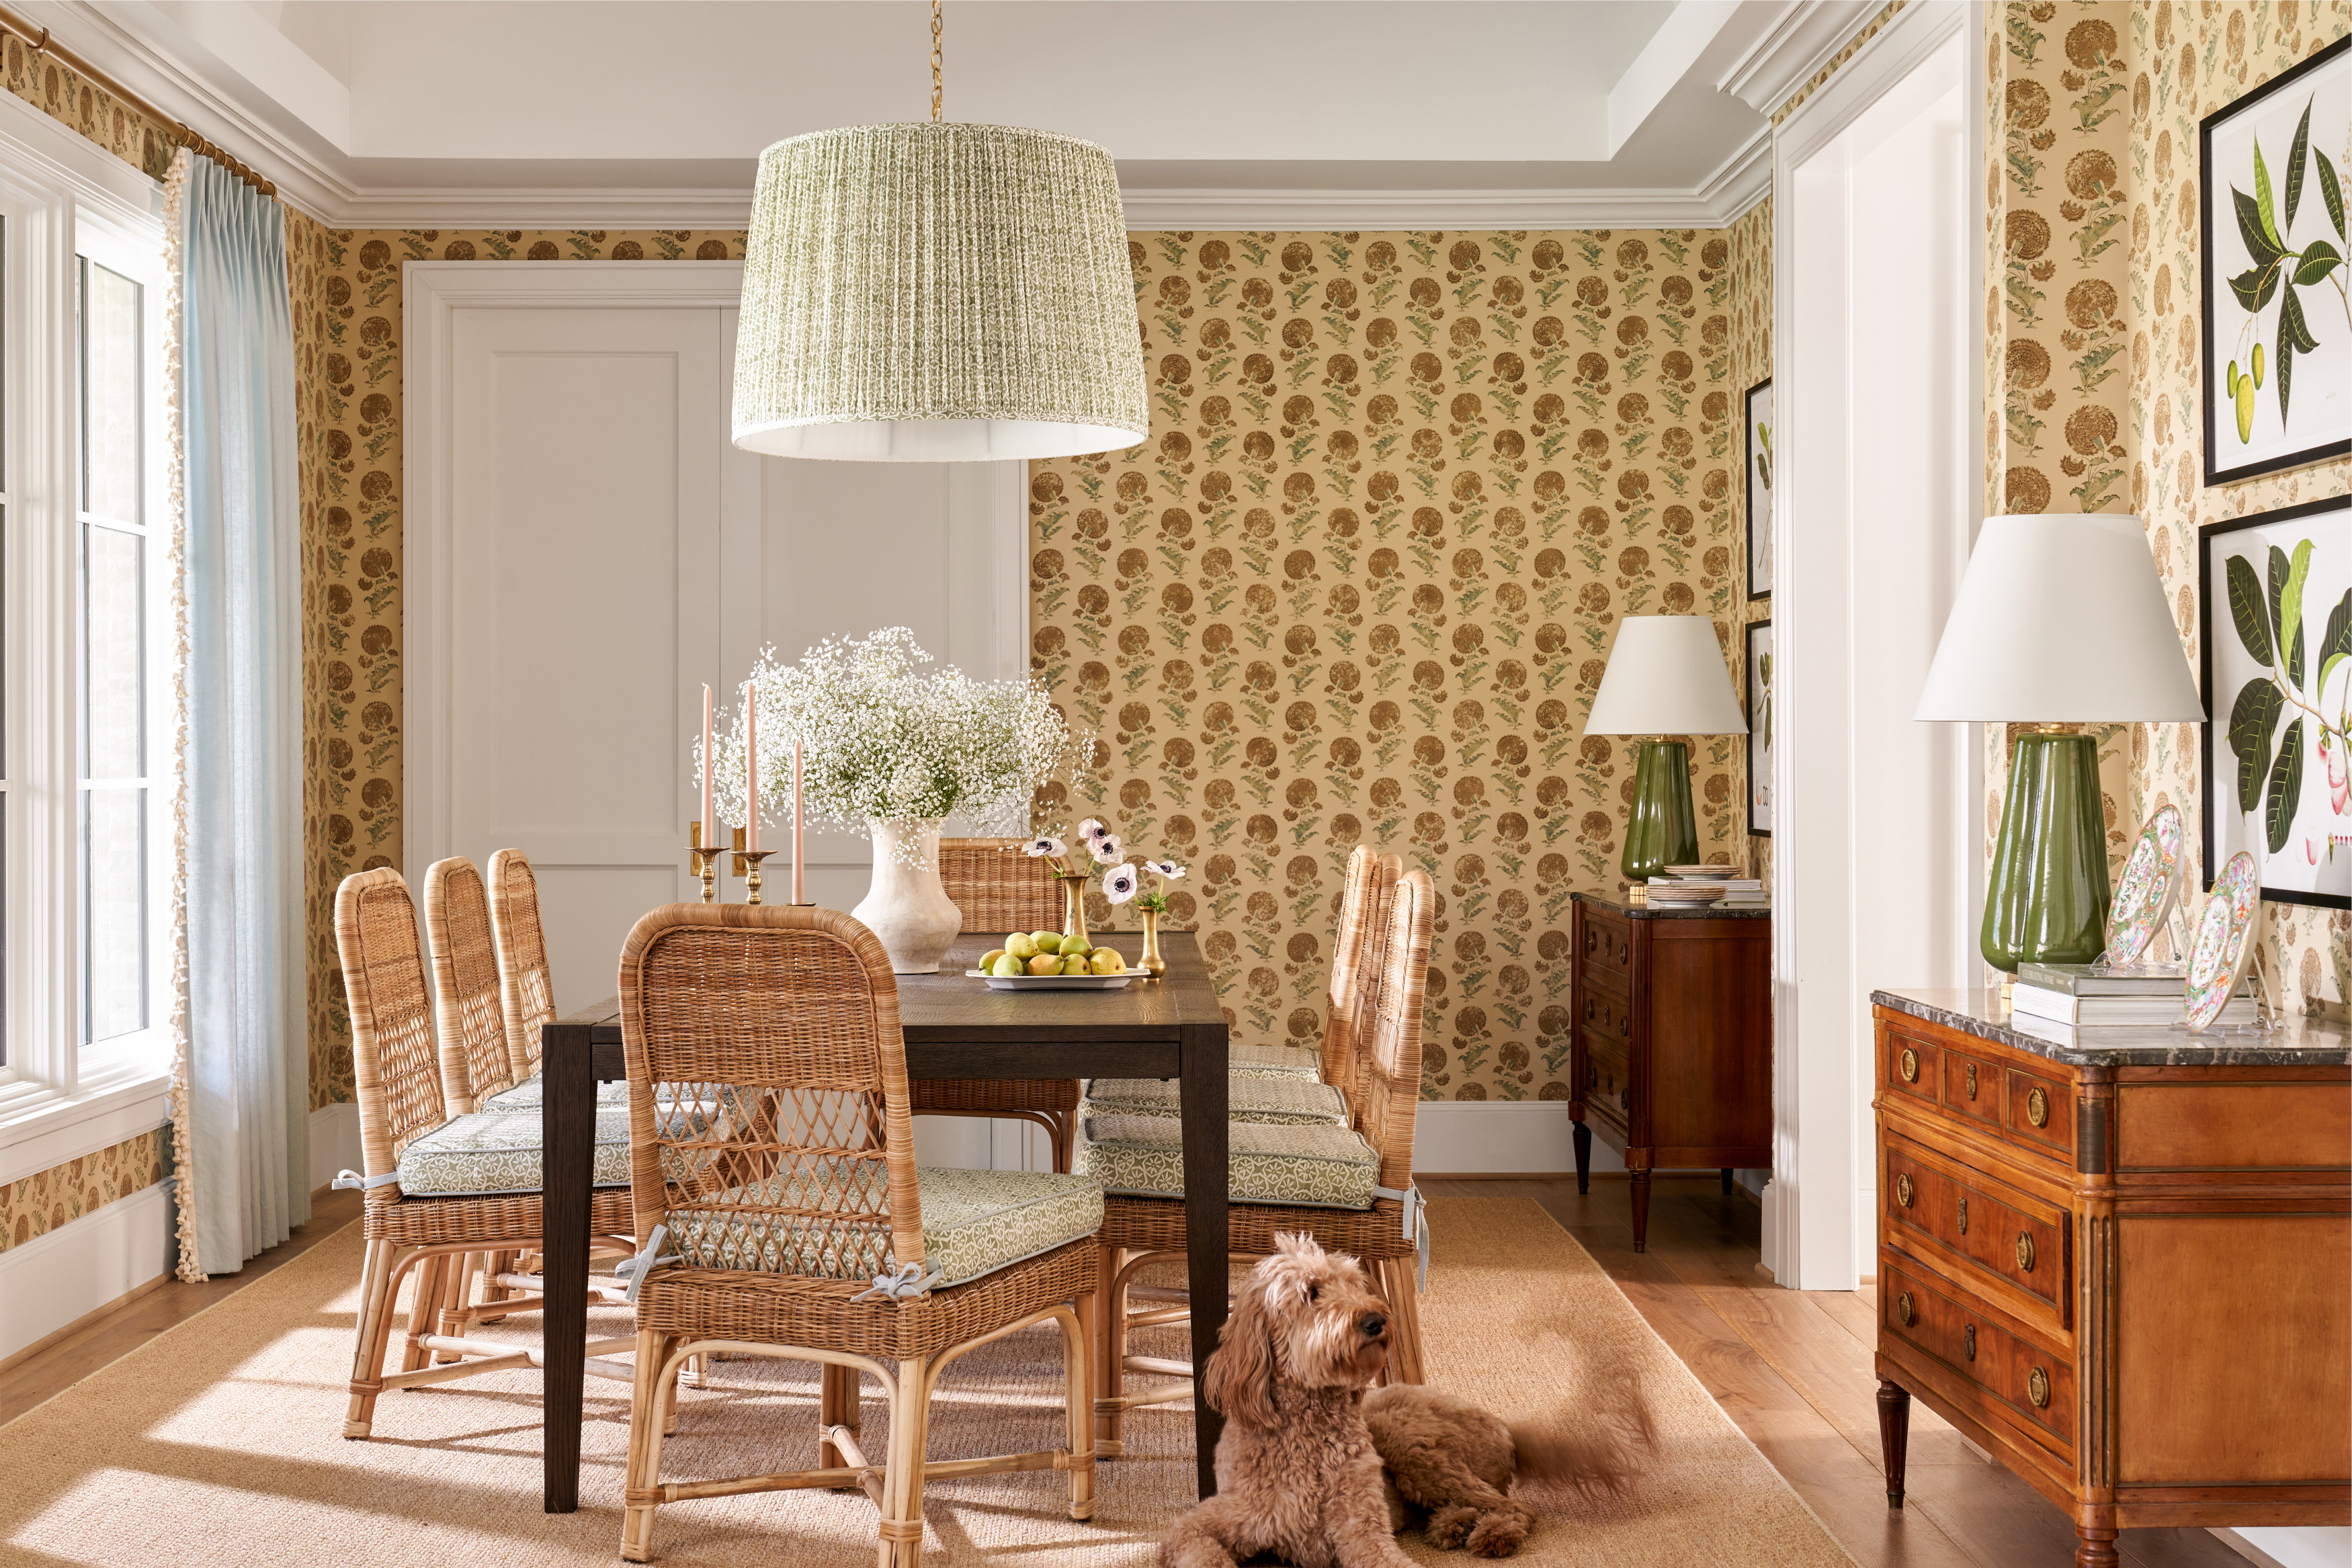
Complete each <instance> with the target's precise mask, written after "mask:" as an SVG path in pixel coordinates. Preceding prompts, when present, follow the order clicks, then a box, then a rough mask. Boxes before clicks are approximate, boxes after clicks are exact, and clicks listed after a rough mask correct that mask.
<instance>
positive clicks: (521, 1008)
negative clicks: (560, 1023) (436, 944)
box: [490, 850, 555, 1083]
mask: <svg viewBox="0 0 2352 1568" xmlns="http://www.w3.org/2000/svg"><path fill="white" fill-rule="evenodd" d="M490 933H491V936H492V938H493V940H494V941H495V942H496V944H497V949H498V959H499V1011H500V1013H501V1014H502V1015H503V1017H504V1019H505V1023H506V1038H507V1056H508V1058H509V1061H512V1062H513V1064H514V1078H515V1082H518V1083H520V1082H522V1081H523V1080H524V1079H527V1078H530V1076H532V1075H533V1074H535V1073H536V1072H538V1071H539V1031H540V1030H541V1029H542V1028H544V1027H545V1026H546V1025H548V1024H551V1023H553V1022H554V1021H555V981H554V979H553V978H552V977H551V976H550V975H549V973H548V968H547V934H546V932H545V931H544V930H542V929H541V926H540V924H539V878H538V876H537V874H536V873H533V872H532V871H531V869H530V857H529V856H527V855H525V854H524V853H523V852H521V851H520V850H500V851H499V852H497V853H496V854H494V855H492V856H491V857H490Z"/></svg>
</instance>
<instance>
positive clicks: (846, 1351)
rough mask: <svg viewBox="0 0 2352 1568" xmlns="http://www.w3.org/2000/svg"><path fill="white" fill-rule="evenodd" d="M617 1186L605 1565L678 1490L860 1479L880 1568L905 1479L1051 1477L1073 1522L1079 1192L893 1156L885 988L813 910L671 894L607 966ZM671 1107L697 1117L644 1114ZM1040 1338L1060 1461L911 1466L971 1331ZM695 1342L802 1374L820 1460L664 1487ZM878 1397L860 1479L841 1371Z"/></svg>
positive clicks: (643, 1544) (1083, 1436)
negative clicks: (625, 1229)
mask: <svg viewBox="0 0 2352 1568" xmlns="http://www.w3.org/2000/svg"><path fill="white" fill-rule="evenodd" d="M621 1032H622V1040H623V1043H624V1049H625V1055H626V1059H627V1063H628V1084H629V1107H630V1120H631V1125H632V1128H633V1136H632V1140H631V1148H630V1162H631V1163H630V1176H631V1181H632V1187H631V1192H632V1196H633V1197H634V1199H635V1209H636V1214H635V1224H636V1225H637V1226H638V1227H640V1228H641V1233H642V1234H643V1235H644V1236H646V1239H647V1240H646V1247H645V1248H644V1249H643V1250H642V1251H641V1252H640V1253H639V1254H638V1257H637V1259H636V1260H635V1262H634V1263H632V1264H631V1265H630V1266H629V1268H630V1272H631V1274H632V1276H633V1278H632V1282H631V1289H632V1291H633V1293H634V1294H635V1298H636V1303H637V1341H636V1366H637V1383H636V1391H635V1405H634V1406H633V1408H632V1411H631V1417H630V1426H629V1457H628V1471H627V1490H626V1494H625V1506H626V1514H625V1519H624V1521H623V1525H622V1533H621V1555H622V1556H623V1557H625V1558H626V1559H628V1560H629V1561H631V1562H638V1563H642V1562H647V1561H650V1560H651V1558H652V1551H653V1521H654V1514H655V1511H656V1509H657V1508H659V1507H661V1506H663V1505H666V1504H668V1503H673V1502H677V1501H680V1500H687V1499H691V1498H704V1497H721V1496H730V1495H734V1494H738V1493H743V1492H755V1491H774V1490H786V1489H793V1488H803V1487H830V1488H839V1489H844V1490H848V1489H859V1488H862V1489H864V1490H865V1491H866V1493H867V1495H869V1496H870V1497H872V1498H873V1500H875V1502H876V1503H877V1504H878V1505H879V1507H880V1509H881V1522H880V1527H879V1531H878V1537H879V1540H878V1552H879V1559H878V1560H879V1562H880V1563H881V1564H882V1568H893V1565H910V1564H913V1563H916V1562H917V1561H919V1557H920V1554H921V1550H922V1539H923V1518H922V1488H923V1481H924V1479H925V1478H926V1477H927V1476H944V1475H954V1476H968V1475H984V1474H993V1473H997V1472H1001V1471H1011V1470H1030V1469H1047V1468H1051V1469H1065V1470H1067V1471H1068V1472H1069V1476H1070V1513H1071V1517H1073V1518H1076V1519H1086V1518H1089V1517H1091V1515H1092V1513H1093V1511H1094V1449H1093V1444H1092V1441H1091V1437H1092V1428H1091V1422H1090V1420H1089V1418H1088V1410H1087V1393H1088V1379H1087V1360H1088V1354H1089V1346H1088V1330H1089V1328H1090V1326H1091V1325H1090V1322H1089V1321H1088V1320H1089V1319H1090V1318H1091V1316H1092V1310H1093V1302H1094V1284H1095V1260H1094V1241H1093V1236H1094V1232H1095V1228H1096V1227H1097V1225H1098V1224H1099V1223H1100V1221H1101V1213H1102V1194H1101V1191H1100V1189H1099V1188H1097V1187H1096V1186H1094V1184H1092V1183H1091V1182H1087V1181H1086V1180H1084V1179H1082V1178H1080V1177H1077V1176H1066V1175H1049V1174H1046V1173H1044V1172H1034V1173H1032V1172H1021V1171H980V1170H952V1169H936V1170H934V1169H926V1170H918V1169H917V1168H916V1166H915V1154H914V1124H913V1118H912V1112H911V1109H910V1103H909V1102H910V1095H909V1091H908V1082H907V1066H906V1049H905V1045H904V1043H903V1041H902V1040H901V1039H900V1035H899V1025H898V981H897V979H896V978H895V977H893V976H892V974H891V972H890V960H889V956H888V955H887V954H886V953H885V952H884V951H883V949H882V945H881V943H880V942H879V941H878V940H877V939H876V937H875V936H874V934H873V933H872V932H870V931H868V930H867V929H866V927H865V926H864V925H859V924H858V923H857V922H856V920H853V919H851V918H850V917H849V916H847V915H841V914H838V913H836V912H835V911H832V910H826V909H814V908H803V907H797V906H793V905H777V904H764V905H755V904H669V905H667V906H666V907H663V908H660V909H656V910H654V911H653V912H651V913H650V914H648V915H646V916H645V917H644V918H643V919H641V920H640V921H638V922H637V925H636V929H635V930H634V931H632V932H631V933H630V935H629V941H628V946H626V947H625V949H624V950H623V952H622V955H621ZM666 1101H667V1102H669V1103H685V1102H688V1101H691V1102H692V1103H696V1104H697V1105H699V1106H700V1107H702V1108H703V1111H704V1112H705V1113H706V1114H705V1117H704V1119H702V1120H700V1121H698V1122H688V1121H682V1120H679V1119H675V1118H668V1119H656V1116H655V1114H654V1112H655V1108H656V1105H657V1104H660V1103H664V1102H666ZM1044 1323H1052V1324H1054V1325H1055V1326H1056V1327H1058V1328H1059V1330H1060V1331H1061V1334H1062V1343H1063V1367H1064V1376H1063V1390H1062V1393H1063V1403H1064V1406H1065V1415H1066V1420H1067V1424H1068V1425H1067V1430H1068V1446H1067V1447H1066V1448H1056V1449H1048V1450H1042V1451H1039V1452H1035V1453H1028V1454H1013V1455H1001V1456H996V1457H993V1458H978V1459H955V1460H950V1461H944V1462H940V1463H936V1464H926V1463H925V1460H924V1451H925V1432H926V1429H927V1427H928V1422H929V1406H930V1401H931V1397H932V1395H933V1393H934V1391H935V1390H936V1389H937V1387H938V1385H939V1382H940V1375H941V1373H943V1372H944V1371H945V1370H946V1369H947V1368H948V1367H949V1366H950V1364H953V1363H954V1362H955V1361H956V1360H957V1359H958V1358H959V1357H961V1356H962V1355H964V1354H967V1353H968V1352H970V1351H972V1350H974V1349H977V1348H978V1347H979V1346H981V1345H983V1344H986V1343H990V1342H991V1341H993V1340H996V1339H1000V1338H1003V1336H1004V1335H1006V1334H1010V1333H1018V1332H1019V1331H1021V1330H1023V1329H1025V1328H1029V1327H1033V1326H1035V1325H1038V1324H1044ZM702 1353H726V1354H730V1355H739V1356H740V1355H761V1356H770V1357H775V1358H779V1359H785V1360H794V1361H814V1362H818V1363H820V1364H822V1367H823V1372H822V1376H821V1382H820V1390H821V1392H820V1396H819V1402H818V1411H817V1418H818V1425H817V1432H816V1434H815V1436H816V1437H817V1438H818V1443H819V1455H818V1457H819V1467H818V1468H817V1469H809V1470H798V1471H793V1472H790V1473H785V1474H765V1475H751V1476H741V1477H735V1478H731V1479H706V1480H695V1481H677V1482H669V1483H664V1482H663V1481H662V1480H661V1479H660V1477H661V1452H662V1433H663V1430H664V1428H665V1427H667V1425H669V1424H670V1422H671V1420H672V1419H673V1416H672V1404H673V1401H674V1400H675V1394H674V1392H673V1390H674V1388H675V1386H676V1379H675V1377H674V1376H673V1374H674V1372H675V1370H676V1369H677V1367H678V1366H679V1365H680V1364H682V1363H683V1362H684V1361H685V1360H686V1359H687V1358H688V1357H689V1356H692V1355H695V1354H702ZM861 1375H864V1376H870V1377H872V1378H873V1379H875V1381H876V1382H877V1384H878V1385H880V1387H881V1391H882V1393H883V1395H884V1396H885V1397H886V1398H887V1400H888V1402H889V1412H890V1415H889V1449H888V1453H887V1456H886V1457H885V1458H883V1461H882V1462H881V1463H880V1464H876V1463H874V1462H872V1461H871V1460H869V1459H868V1458H866V1454H865V1452H864V1450H863V1449H862V1448H860V1446H859V1443H858V1437H857V1434H858V1427H859V1425H860V1423H859V1420H858V1415H857V1411H858V1379H859V1377H860V1376H861Z"/></svg>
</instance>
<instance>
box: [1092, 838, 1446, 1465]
mask: <svg viewBox="0 0 2352 1568" xmlns="http://www.w3.org/2000/svg"><path fill="white" fill-rule="evenodd" d="M1391 858H1392V857H1391ZM1393 886H1394V891H1393V894H1391V897H1390V898H1389V899H1388V902H1387V908H1386V910H1385V911H1384V912H1383V914H1382V917H1381V919H1380V921H1379V922H1378V923H1377V924H1376V925H1375V926H1374V928H1373V931H1372V934H1371V940H1370V943H1369V944H1368V947H1367V951H1366V955H1365V959H1364V969H1363V973H1362V976H1361V978H1360V981H1359V983H1358V986H1357V993H1358V998H1359V1005H1358V1012H1357V1016H1358V1017H1359V1018H1360V1019H1362V1020H1363V1021H1362V1023H1361V1026H1360V1028H1359V1029H1358V1030H1356V1031H1355V1033H1354V1041H1355V1054H1356V1058H1357V1067H1356V1069H1355V1071H1354V1072H1353V1073H1352V1075H1351V1076H1352V1079H1353V1082H1354V1083H1355V1119H1354V1124H1353V1125H1352V1126H1351V1127H1346V1128H1338V1127H1328V1126H1304V1125H1290V1126H1273V1125H1248V1124H1234V1127H1233V1128H1232V1130H1231V1134H1230V1146H1231V1154H1230V1155H1229V1156H1228V1166H1229V1171H1230V1177H1229V1179H1230V1182H1231V1192H1232V1196H1233V1204H1232V1207H1231V1209H1230V1210H1229V1211H1228V1214H1229V1218H1228V1221H1227V1228H1228V1233H1229V1235H1230V1238H1231V1239H1230V1241H1229V1243H1228V1246H1229V1248H1230V1250H1231V1251H1232V1252H1233V1253H1234V1254H1235V1255H1236V1256H1244V1257H1262V1256H1264V1255H1265V1254H1266V1253H1269V1252H1271V1251H1272V1250H1273V1249H1274V1238H1275V1237H1276V1234H1278V1233H1282V1232H1302V1233H1305V1234H1307V1235H1310V1236H1313V1237H1314V1238H1315V1239H1317V1240H1318V1241H1319V1242H1321V1243H1322V1244H1323V1245H1324V1246H1325V1247H1327V1248H1329V1249H1332V1250H1334V1251H1339V1252H1346V1253H1349V1254H1352V1255H1353V1256H1355V1257H1357V1258H1360V1259H1361V1260H1364V1262H1365V1263H1366V1264H1367V1265H1369V1266H1370V1268H1371V1270H1372V1272H1373V1277H1374V1279H1375V1281H1377V1282H1378V1284H1379V1286H1380V1289H1381V1294H1382V1295H1383V1296H1384V1297H1385V1298H1386V1299H1387V1301H1388V1303H1389V1310H1390V1312H1391V1315H1392V1316H1393V1317H1394V1318H1395V1319H1396V1332H1395V1333H1394V1334H1393V1335H1392V1337H1391V1342H1390V1343H1391V1349H1390V1363H1389V1368H1388V1374H1387V1375H1388V1377H1389V1379H1390V1380H1391V1381H1393V1382H1400V1383H1419V1382H1421V1381H1423V1376H1424V1367H1423V1360H1422V1351H1421V1322H1420V1312H1419V1308H1418V1303H1417V1302H1416V1301H1415V1300H1414V1296H1415V1293H1416V1291H1417V1289H1418V1284H1419V1281H1418V1278H1417V1272H1416V1265H1417V1262H1418V1260H1419V1257H1420V1251H1421V1247H1422V1245H1423V1237H1424V1234H1425V1233H1424V1231H1423V1226H1422V1220H1421V1212H1420V1198H1419V1196H1418V1194H1417V1193H1416V1191H1415V1190H1414V1188H1413V1185H1412V1136H1413V1111H1414V1107H1415V1106H1416V1105H1417V1104H1418V1103H1419V1100H1420V1094H1421V1009H1422V1000H1423V995H1424V992H1425V990H1426V988H1427V983H1428V975H1429V945H1430V929H1431V922H1432V918H1433V908H1434V905H1435V902H1436V892H1435V888H1434V887H1433V884H1432V883H1431V881H1430V878H1429V873H1427V872H1424V871H1420V870H1415V871H1412V872H1410V873H1406V874H1404V875H1403V876H1402V877H1399V878H1398V879H1397V880H1396V881H1395V883H1394V884H1393ZM1077 1165H1078V1170H1079V1173H1080V1174H1082V1175H1087V1176H1094V1177H1095V1178H1096V1179H1097V1180H1098V1181H1100V1182H1101V1183H1102V1184H1103V1187H1104V1191H1105V1197H1104V1199H1103V1227H1102V1230H1101V1233H1100V1235H1099V1236H1098V1237H1097V1244H1098V1248H1099V1257H1098V1267H1099V1270H1100V1284H1099V1286H1098V1289H1099V1290H1100V1291H1101V1293H1102V1296H1103V1300H1102V1301H1101V1303H1100V1306H1099V1311H1098V1313H1097V1322H1099V1323H1100V1325H1101V1339H1100V1342H1099V1344H1098V1346H1097V1352H1098V1354H1097V1362H1096V1365H1097V1396H1096V1401H1095V1413H1096V1424H1095V1447H1096V1451H1097V1453H1098V1454H1100V1455H1102V1456H1103V1457H1104V1458H1112V1457H1116V1456H1117V1455H1118V1454H1120V1453H1121V1452H1122V1451H1123V1450H1124V1439H1123V1437H1122V1436H1121V1427H1122V1423H1123V1420H1124V1417H1125V1416H1126V1413H1127V1412H1128V1411H1129V1410H1131V1409H1134V1408H1135V1407H1137V1406H1143V1405H1154V1404H1161V1403H1165V1402H1167V1401H1170V1400H1176V1399H1185V1398H1189V1397H1191V1396H1192V1366H1191V1365H1190V1364H1188V1363H1185V1362H1181V1361H1173V1360H1167V1359H1161V1358H1155V1357H1149V1356H1139V1355H1132V1354H1129V1351H1128V1348H1127V1338H1128V1335H1129V1332H1130V1331H1131V1330H1133V1329H1135V1328H1139V1327H1143V1326H1146V1325H1149V1324H1152V1323H1162V1322H1180V1321H1182V1320H1183V1319H1184V1318H1186V1317H1187V1316H1188V1315H1189V1313H1188V1310H1187V1309H1186V1308H1185V1307H1183V1306H1176V1307H1169V1308H1161V1309H1157V1310H1149V1311H1145V1312H1139V1313H1136V1314H1134V1315H1132V1316H1130V1315H1129V1312H1128V1311H1127V1296H1128V1294H1129V1291H1130V1290H1131V1289H1132V1287H1133V1282H1134V1280H1135V1277H1136V1275H1137V1273H1138V1272H1139V1270H1144V1269H1147V1268H1150V1267H1151V1266H1152V1265H1154V1264H1157V1263H1162V1262H1167V1261H1170V1260H1176V1259H1181V1258H1182V1257H1183V1256H1184V1243H1185V1235H1184V1204H1183V1176H1182V1148H1181V1139H1180V1137H1179V1136H1178V1134H1177V1132H1176V1130H1175V1124H1171V1123H1169V1122H1166V1121H1164V1120H1157V1119H1152V1118H1147V1117H1137V1116H1117V1115H1102V1116H1088V1117H1087V1118H1086V1119H1085V1122H1084V1123H1083V1124H1082V1126H1081V1129H1080V1137H1079V1142H1078V1160H1077ZM1130 1372H1144V1373H1158V1374H1171V1375H1177V1376H1181V1378H1182V1379H1183V1381H1182V1382H1179V1383H1169V1384H1165V1385H1160V1386H1158V1387H1151V1388H1145V1389H1141V1390H1139V1391H1138V1392H1136V1393H1133V1394H1129V1393H1128V1392H1127V1391H1126V1375H1127V1374H1128V1373H1130Z"/></svg>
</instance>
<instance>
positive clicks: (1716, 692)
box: [1584, 615, 1748, 883]
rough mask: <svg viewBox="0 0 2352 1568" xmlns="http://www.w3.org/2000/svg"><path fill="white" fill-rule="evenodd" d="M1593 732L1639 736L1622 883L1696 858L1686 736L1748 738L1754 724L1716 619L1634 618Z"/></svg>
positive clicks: (1614, 660) (1614, 659)
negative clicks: (1743, 709)
mask: <svg viewBox="0 0 2352 1568" xmlns="http://www.w3.org/2000/svg"><path fill="white" fill-rule="evenodd" d="M1584 733H1585V734H1587V735H1633V736H1639V737H1642V747H1641V751H1640V753H1639V755H1638V757H1637V758H1636V759H1635V761H1634V764H1633V815H1632V817H1631V818H1630V820H1628V821H1627V822H1626V824H1625V853H1624V855H1623V857H1622V859H1621V860H1620V861H1619V862H1618V864H1619V865H1620V866H1621V867H1622V869H1623V871H1624V873H1625V880H1626V881H1628V882H1633V883H1643V882H1647V881H1648V880H1649V879H1650V878H1652V877H1654V876H1655V875H1657V874H1658V873H1660V872H1663V871H1664V870H1665V868H1666V867H1668V866H1670V865H1690V864H1694V863H1696V862H1697V860H1698V819H1697V817H1696V814H1694V813H1693V811H1692V810H1691V792H1690V747H1688V746H1686V745H1685V744H1684V743H1683V742H1682V741H1681V740H1679V739H1674V738H1669V737H1678V736H1685V735H1745V734H1747V733H1748V719H1747V717H1746V716H1745V715H1743V714H1741V713H1740V711H1739V698H1738V695H1737V694H1735V693H1734V692H1733V691H1732V689H1731V671H1730V669H1729V667H1728V666H1727V665H1726V664H1725V663H1724V655H1723V643H1722V642H1721V641H1720V640H1719V639H1717V636H1716V634H1715V622H1713V621H1711V620H1709V619H1707V618H1706V616H1704V615H1628V616H1626V617H1625V618H1624V620H1622V621H1621V622H1618V625H1617V643H1616V645H1615V646H1614V647H1612V648H1611V649H1610V650H1609V666H1608V668H1607V669H1605V670H1603V671H1602V672H1601V689H1600V690H1599V691H1597V692H1595V693H1593V695H1592V711H1591V714H1589V715H1588V716H1586V718H1585V721H1584Z"/></svg>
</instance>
